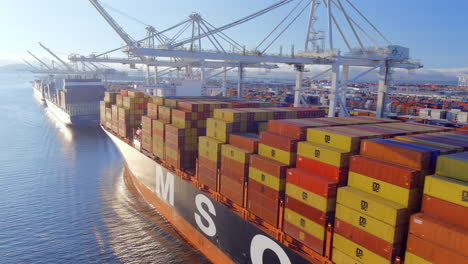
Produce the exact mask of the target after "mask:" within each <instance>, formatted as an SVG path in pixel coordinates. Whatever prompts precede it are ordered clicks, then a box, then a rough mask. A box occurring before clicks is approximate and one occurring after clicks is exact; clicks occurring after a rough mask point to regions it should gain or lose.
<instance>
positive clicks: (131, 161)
mask: <svg viewBox="0 0 468 264" xmlns="http://www.w3.org/2000/svg"><path fill="white" fill-rule="evenodd" d="M100 110H101V116H100V123H101V127H102V128H103V130H104V131H105V132H106V134H107V135H108V136H109V137H110V138H111V139H112V141H113V142H114V143H115V145H116V146H117V148H118V149H119V151H120V152H121V154H122V156H123V158H124V161H125V173H124V177H125V180H126V183H127V185H128V187H129V188H130V189H131V190H133V191H134V193H135V194H136V195H138V196H139V197H140V198H142V199H144V200H145V201H146V202H147V203H148V204H149V205H151V206H152V207H153V208H154V209H155V210H157V211H158V212H159V213H160V214H161V215H162V216H164V217H165V218H166V219H167V221H168V222H169V223H171V224H172V225H173V226H174V228H175V229H176V230H177V231H178V232H179V233H180V234H181V235H182V236H183V237H184V238H185V239H186V240H187V241H188V242H189V243H190V244H191V245H193V246H194V247H195V248H196V249H198V250H199V251H200V252H201V253H203V254H204V255H206V256H207V257H208V258H209V259H210V260H211V261H212V262H213V263H282V264H285V263H328V264H331V263H336V264H350V263H371V264H381V263H403V261H404V263H407V264H412V263H418V264H419V263H424V264H425V263H468V251H467V249H468V248H467V247H466V245H467V244H468V225H467V221H466V217H467V216H468V176H467V174H466V171H467V170H468V152H467V150H468V134H467V133H464V132H459V131H456V130H454V129H453V128H447V127H441V126H432V125H425V124H413V123H404V122H401V121H399V120H392V119H382V118H375V117H369V116H356V117H335V118H324V115H325V113H324V111H323V110H320V109H310V108H289V107H271V105H270V104H268V103H264V102H252V101H239V100H235V99H228V98H221V97H219V98H212V97H166V98H164V97H150V96H148V95H145V94H143V93H141V92H136V91H125V90H122V91H121V92H120V93H109V92H106V94H105V96H104V100H103V101H101V103H100Z"/></svg>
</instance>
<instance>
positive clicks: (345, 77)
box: [340, 65, 349, 116]
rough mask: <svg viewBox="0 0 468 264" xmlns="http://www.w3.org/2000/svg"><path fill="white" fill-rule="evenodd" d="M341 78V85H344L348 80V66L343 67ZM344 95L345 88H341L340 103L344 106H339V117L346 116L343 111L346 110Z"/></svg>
mask: <svg viewBox="0 0 468 264" xmlns="http://www.w3.org/2000/svg"><path fill="white" fill-rule="evenodd" d="M341 71H342V76H341V83H343V84H345V83H346V82H347V81H348V80H349V65H343V68H342V70H341ZM346 93H347V89H346V86H345V87H343V88H342V89H341V92H340V98H341V100H340V102H344V105H343V104H341V107H340V116H346V115H347V114H346V113H347V111H345V108H346Z"/></svg>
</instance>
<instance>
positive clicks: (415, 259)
mask: <svg viewBox="0 0 468 264" xmlns="http://www.w3.org/2000/svg"><path fill="white" fill-rule="evenodd" d="M405 264H432V262H430V261H427V260H425V259H423V258H421V257H419V256H416V255H415V254H413V253H411V252H409V251H406V254H405Z"/></svg>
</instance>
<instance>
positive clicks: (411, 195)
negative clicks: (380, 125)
mask: <svg viewBox="0 0 468 264" xmlns="http://www.w3.org/2000/svg"><path fill="white" fill-rule="evenodd" d="M403 127H406V129H408V130H409V131H410V133H415V131H417V130H415V129H412V128H411V129H409V128H410V127H408V126H405V124H403ZM426 129H427V127H423V128H422V131H425V130H426ZM360 154H361V156H353V157H352V158H351V163H350V172H349V176H348V187H343V188H340V189H339V190H338V198H337V211H336V221H335V236H334V242H333V247H334V250H333V251H334V252H337V251H339V252H340V253H338V254H337V255H336V256H338V258H336V257H334V261H335V262H336V263H337V264H339V263H347V262H345V259H346V257H348V258H349V259H354V260H357V261H360V262H361V263H392V261H393V260H394V259H395V257H396V256H403V254H402V253H403V249H404V245H405V243H406V232H407V229H408V221H409V216H410V214H411V213H414V212H417V211H418V210H419V208H420V201H421V199H420V197H421V188H422V179H423V178H424V176H425V175H428V174H431V173H433V171H434V165H433V164H434V161H435V158H436V157H437V156H438V155H439V154H440V150H439V149H436V148H429V147H426V146H418V145H413V144H410V143H403V142H401V141H398V140H384V139H370V140H364V141H362V142H361V151H360Z"/></svg>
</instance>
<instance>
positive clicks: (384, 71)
mask: <svg viewBox="0 0 468 264" xmlns="http://www.w3.org/2000/svg"><path fill="white" fill-rule="evenodd" d="M390 78H391V74H390V69H389V67H388V62H386V63H385V64H384V65H382V66H380V72H379V88H378V92H377V113H376V116H377V117H380V118H384V117H386V114H385V105H386V104H385V101H386V98H387V91H388V84H389V80H390Z"/></svg>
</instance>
